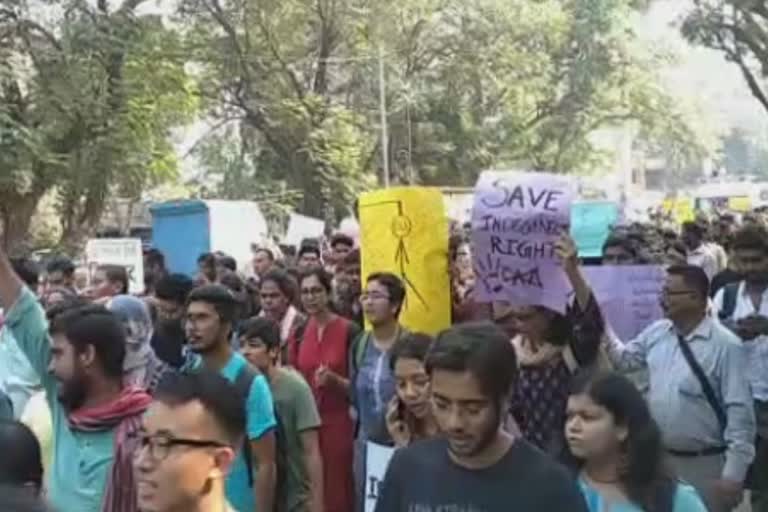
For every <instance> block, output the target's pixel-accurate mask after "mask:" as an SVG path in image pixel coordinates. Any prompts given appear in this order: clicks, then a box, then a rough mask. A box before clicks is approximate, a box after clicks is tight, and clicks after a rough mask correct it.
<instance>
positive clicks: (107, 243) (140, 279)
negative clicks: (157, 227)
mask: <svg viewBox="0 0 768 512" xmlns="http://www.w3.org/2000/svg"><path fill="white" fill-rule="evenodd" d="M85 259H86V261H87V263H88V273H89V275H90V276H92V275H93V272H95V271H96V268H97V267H99V266H100V265H119V266H121V267H125V270H126V272H128V291H129V292H130V293H133V294H138V293H142V292H143V291H144V253H143V252H142V250H141V240H139V239H138V238H93V239H91V240H88V243H87V244H86V246H85Z"/></svg>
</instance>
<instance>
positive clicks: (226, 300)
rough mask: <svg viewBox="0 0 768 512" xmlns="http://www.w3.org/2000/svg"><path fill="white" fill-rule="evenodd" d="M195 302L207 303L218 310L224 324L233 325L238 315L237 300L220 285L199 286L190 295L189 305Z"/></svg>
mask: <svg viewBox="0 0 768 512" xmlns="http://www.w3.org/2000/svg"><path fill="white" fill-rule="evenodd" d="M193 302H205V303H206V304H210V305H211V306H213V308H214V309H215V310H216V313H217V314H218V315H219V318H221V320H222V321H223V322H226V323H230V324H231V323H233V322H234V321H235V317H236V315H237V306H238V304H237V300H236V299H235V297H234V296H233V295H232V292H231V291H229V289H227V288H226V287H224V286H221V285H220V284H206V285H203V286H198V287H197V288H195V289H194V290H192V292H191V293H190V294H189V297H188V298H187V305H189V304H191V303H193Z"/></svg>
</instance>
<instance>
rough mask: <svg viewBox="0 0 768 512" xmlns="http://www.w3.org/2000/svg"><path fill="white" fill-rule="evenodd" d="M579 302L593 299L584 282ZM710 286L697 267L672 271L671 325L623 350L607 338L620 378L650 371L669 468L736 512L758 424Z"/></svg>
mask: <svg viewBox="0 0 768 512" xmlns="http://www.w3.org/2000/svg"><path fill="white" fill-rule="evenodd" d="M574 288H581V289H576V290H575V291H576V294H577V296H578V295H582V296H584V294H589V293H591V292H590V290H589V289H588V285H587V284H586V282H584V281H583V280H582V281H581V282H575V283H574ZM708 291H709V279H708V278H707V276H706V274H705V273H704V270H702V269H701V268H700V267H697V266H693V265H680V266H673V267H670V268H668V269H667V278H666V283H665V285H664V291H663V294H662V297H661V305H662V308H663V309H664V312H665V315H666V319H664V320H659V321H657V322H655V323H653V324H651V325H650V326H649V327H648V328H646V329H645V330H644V331H643V332H641V333H640V334H639V335H638V336H637V337H636V338H635V339H633V340H632V341H630V342H628V343H626V344H624V343H622V342H621V341H619V340H617V339H615V337H614V336H607V338H608V341H607V343H606V349H607V352H608V355H609V357H610V359H611V362H612V363H613V364H614V365H615V366H616V367H617V369H618V370H622V371H628V370H636V369H640V368H644V367H647V368H648V372H649V380H650V388H649V391H648V402H649V405H650V407H651V412H652V414H653V417H654V419H655V420H656V422H657V423H658V424H659V427H660V428H661V431H662V434H663V436H664V444H665V446H666V448H667V451H668V453H669V455H670V460H671V462H672V465H673V467H674V469H675V471H676V473H677V475H678V476H679V477H680V478H682V479H683V480H685V481H687V482H689V483H690V484H692V485H693V486H694V487H696V489H697V490H698V491H699V493H700V494H701V495H702V498H704V500H705V502H706V504H707V506H708V509H709V510H710V511H711V512H725V511H729V510H732V509H733V508H735V507H736V506H738V504H739V503H740V502H741V499H742V494H743V493H742V485H743V482H744V478H745V475H746V472H747V468H748V467H749V465H750V463H751V462H752V459H753V457H754V454H755V449H754V436H755V416H754V411H753V410H752V395H751V392H750V388H749V382H748V381H747V378H746V375H745V372H744V369H745V368H746V367H747V358H746V353H745V351H744V348H743V347H742V346H741V343H740V342H739V340H738V338H736V336H734V335H733V333H731V332H730V331H729V330H728V329H726V328H725V327H723V326H722V325H721V324H720V323H719V322H718V321H717V320H716V319H714V318H712V317H711V316H710V315H709V314H708V311H707V309H708Z"/></svg>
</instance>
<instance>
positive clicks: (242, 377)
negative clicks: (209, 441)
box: [234, 364, 259, 488]
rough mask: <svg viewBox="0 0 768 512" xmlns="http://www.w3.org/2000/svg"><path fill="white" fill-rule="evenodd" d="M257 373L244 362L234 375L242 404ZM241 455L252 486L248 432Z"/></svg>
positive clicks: (251, 458) (246, 400) (251, 462)
mask: <svg viewBox="0 0 768 512" xmlns="http://www.w3.org/2000/svg"><path fill="white" fill-rule="evenodd" d="M258 374H259V372H258V370H256V369H255V368H253V367H252V366H251V365H250V364H245V365H243V367H242V368H241V369H240V372H239V373H238V374H237V377H235V382H234V385H235V389H236V390H237V392H238V393H239V394H240V396H241V397H242V399H243V405H245V404H246V403H247V402H248V395H250V393H251V385H252V384H253V379H255V378H256V376H257V375H258ZM243 457H245V467H246V468H247V469H248V485H249V486H250V487H251V488H253V454H252V453H251V441H250V440H249V439H248V434H247V432H246V435H245V437H244V439H243Z"/></svg>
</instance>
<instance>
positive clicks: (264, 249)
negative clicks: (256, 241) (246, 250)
mask: <svg viewBox="0 0 768 512" xmlns="http://www.w3.org/2000/svg"><path fill="white" fill-rule="evenodd" d="M260 252H263V253H264V254H266V255H267V258H268V259H269V261H275V253H274V252H272V249H270V248H268V247H256V248H255V249H254V250H253V253H254V254H258V253H260Z"/></svg>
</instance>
